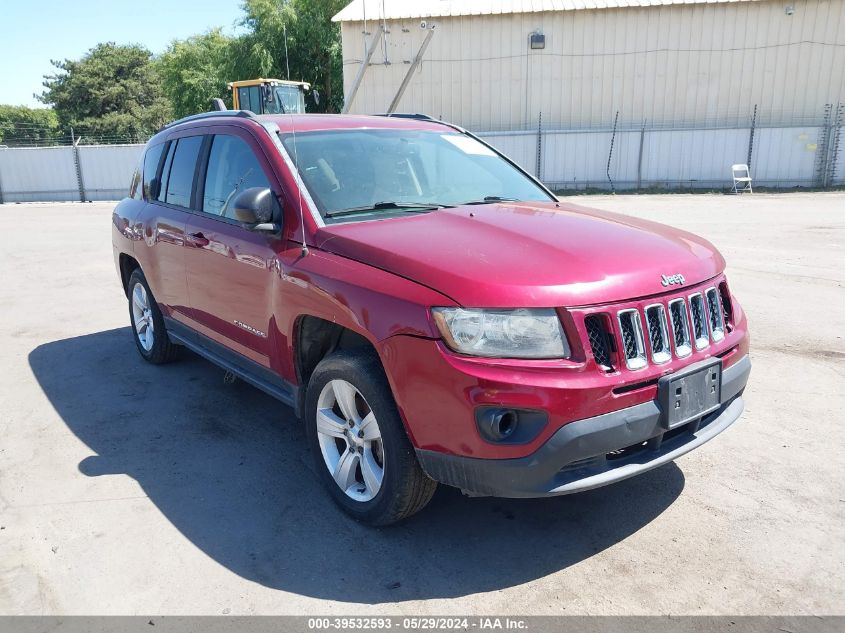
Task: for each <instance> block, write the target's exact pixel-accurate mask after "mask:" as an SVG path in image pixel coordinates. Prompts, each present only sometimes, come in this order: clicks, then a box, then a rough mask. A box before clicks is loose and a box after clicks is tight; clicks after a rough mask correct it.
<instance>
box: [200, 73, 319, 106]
mask: <svg viewBox="0 0 845 633" xmlns="http://www.w3.org/2000/svg"><path fill="white" fill-rule="evenodd" d="M228 86H229V89H230V90H231V91H232V107H233V109H235V110H250V111H252V112H254V113H255V114H303V113H304V112H305V93H306V92H308V91H310V90H311V84H309V83H306V82H304V81H285V80H284V79H262V78H259V79H245V80H243V81H233V82H231V83H229V84H228ZM312 96H313V98H314V101H315V102H316V103H319V102H320V95H319V93H318V92H317V91H316V90H314V91H313V92H312ZM214 107H215V109H217V110H221V109H222V110H225V109H226V108H225V106H223V101H222V100H221V99H215V100H214Z"/></svg>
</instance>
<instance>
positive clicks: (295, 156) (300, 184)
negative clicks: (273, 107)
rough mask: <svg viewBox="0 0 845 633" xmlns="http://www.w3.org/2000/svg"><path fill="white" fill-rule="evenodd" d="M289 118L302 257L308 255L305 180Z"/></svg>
mask: <svg viewBox="0 0 845 633" xmlns="http://www.w3.org/2000/svg"><path fill="white" fill-rule="evenodd" d="M288 116H290V129H291V132H292V133H293V164H294V167H296V171H298V172H299V182H298V183H297V184H296V193H297V197H298V198H299V226H300V228H301V230H302V257H305V256H306V255H308V244H306V243H305V217H304V216H305V214H304V213H303V212H302V187H304V186H305V178H304V177H303V174H302V172H301V171H299V153H298V152H297V151H296V121H295V119H294V118H293V113H292V112H291V113H288Z"/></svg>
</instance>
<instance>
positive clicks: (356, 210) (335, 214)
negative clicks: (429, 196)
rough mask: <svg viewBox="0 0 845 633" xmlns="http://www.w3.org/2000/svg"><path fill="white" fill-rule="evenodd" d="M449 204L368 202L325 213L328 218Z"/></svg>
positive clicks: (418, 209)
mask: <svg viewBox="0 0 845 633" xmlns="http://www.w3.org/2000/svg"><path fill="white" fill-rule="evenodd" d="M447 206H448V205H445V204H440V203H438V202H392V201H385V202H376V203H375V204H368V205H366V206H363V207H351V208H349V209H340V210H338V211H329V212H328V213H326V214H325V217H327V218H336V217H338V216H341V215H352V214H353V213H366V212H367V211H379V210H382V209H387V210H396V209H399V210H407V211H423V210H426V209H445V208H446V207H447Z"/></svg>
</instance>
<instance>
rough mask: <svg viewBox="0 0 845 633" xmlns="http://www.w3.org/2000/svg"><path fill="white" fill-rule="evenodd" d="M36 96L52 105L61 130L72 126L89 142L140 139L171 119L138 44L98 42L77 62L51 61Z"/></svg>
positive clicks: (149, 57) (149, 58)
mask: <svg viewBox="0 0 845 633" xmlns="http://www.w3.org/2000/svg"><path fill="white" fill-rule="evenodd" d="M52 63H53V65H54V66H55V67H56V68H57V69H58V72H57V73H56V74H53V75H47V76H45V77H44V83H43V85H44V88H45V89H46V90H45V91H44V92H43V93H42V94H41V95H40V96H38V95H36V96H37V98H38V99H39V100H40V101H42V102H43V103H47V104H50V105H52V106H53V109H54V111H55V113H56V116H57V117H58V122H59V126H60V127H61V128H62V130H65V129H68V128H70V127H73V128H74V130H75V132H76V133H77V135H79V134H80V133H81V134H82V135H83V136H86V137H88V138H89V139H91V140H105V141H119V140H131V139H141V138H145V137H147V136H149V135H150V134H152V133H154V132H155V131H156V130H157V129H158V128H159V127H161V126H162V125H163V124H164V123H166V122H167V121H168V120H169V119H170V118H171V108H170V103H169V101H168V100H167V98H166V97H165V96H164V93H163V92H162V89H161V84H160V82H159V78H158V75H157V72H156V69H155V67H154V65H153V63H152V54H151V53H150V52H149V51H148V50H147V49H146V48H144V47H142V46H137V45H128V46H121V45H117V44H115V43H114V42H106V43H103V44H98V45H97V46H95V47H94V48H92V49H91V50H89V51H88V52H87V53H86V54H85V55H84V56H83V57H82V59H80V60H78V61H73V60H69V59H66V60H64V61H61V62H60V61H53V62H52Z"/></svg>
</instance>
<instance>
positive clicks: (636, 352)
mask: <svg viewBox="0 0 845 633" xmlns="http://www.w3.org/2000/svg"><path fill="white" fill-rule="evenodd" d="M617 318H618V319H619V331H620V332H622V347H623V351H624V353H625V365H626V366H627V367H628V369H642V368H643V367H645V366H646V364H647V361H646V356H645V344H644V342H643V326H642V322H641V321H640V313H639V312H638V311H637V310H634V309H628V310H620V311H619V312H618V313H617Z"/></svg>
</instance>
